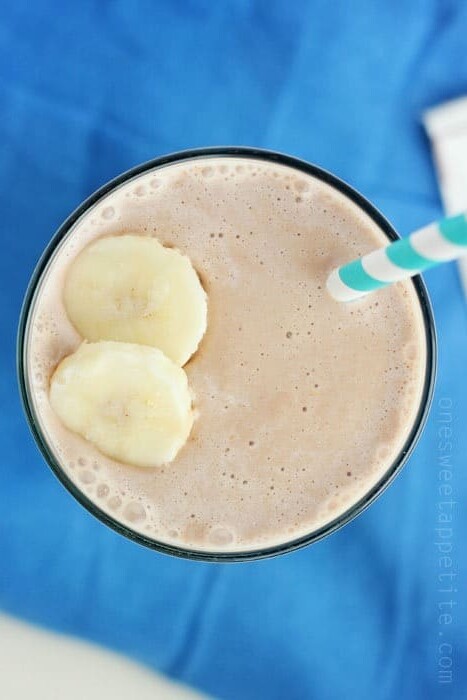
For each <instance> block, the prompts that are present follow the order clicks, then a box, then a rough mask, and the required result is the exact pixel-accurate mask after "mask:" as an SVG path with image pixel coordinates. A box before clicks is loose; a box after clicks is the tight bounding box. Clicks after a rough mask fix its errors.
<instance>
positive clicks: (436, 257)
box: [327, 213, 467, 301]
mask: <svg viewBox="0 0 467 700" xmlns="http://www.w3.org/2000/svg"><path fill="white" fill-rule="evenodd" d="M466 217H467V213H464V214H459V215H458V216H450V217H448V218H447V219H443V220H442V221H439V222H437V223H434V224H430V225H429V226H425V228H422V229H419V230H418V231H415V232H414V233H412V234H411V235H410V236H408V237H407V238H403V239H402V240H399V241H394V243H390V244H389V245H388V246H386V247H385V248H380V249H379V250H375V251H374V252H372V253H369V254H368V255H364V256H363V258H359V259H358V260H354V261H353V262H350V263H348V264H347V265H343V266H342V267H338V268H337V269H336V270H334V271H333V272H332V273H331V274H330V276H329V277H328V281H327V288H328V291H329V293H330V294H331V296H333V297H334V298H335V299H337V300H338V301H352V300H353V299H358V298H359V297H362V296H365V294H368V293H369V292H373V291H374V290H375V289H380V288H381V287H386V286H387V285H388V284H392V283H393V282H398V281H400V280H404V279H407V278H408V277H413V276H414V275H418V274H419V273H420V272H423V271H424V270H428V268H430V267H434V266H435V265H439V264H440V263H443V262H447V261H448V260H456V259H457V258H460V257H461V256H462V255H465V254H467V218H466Z"/></svg>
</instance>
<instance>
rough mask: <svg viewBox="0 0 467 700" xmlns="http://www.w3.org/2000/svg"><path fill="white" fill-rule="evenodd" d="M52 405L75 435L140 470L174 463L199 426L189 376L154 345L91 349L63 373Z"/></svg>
mask: <svg viewBox="0 0 467 700" xmlns="http://www.w3.org/2000/svg"><path fill="white" fill-rule="evenodd" d="M50 403H51V406H52V408H53V410H54V411H55V413H56V414H57V415H58V417H59V418H60V420H61V421H62V422H63V423H64V425H65V426H66V427H67V428H68V429H69V430H72V431H73V432H75V433H78V434H79V435H81V436H82V437H84V438H85V439H86V440H89V441H90V442H92V443H93V445H95V446H96V447H97V449H98V450H100V452H102V453H103V454H105V455H107V456H109V457H113V459H116V460H117V461H119V462H124V463H126V464H132V465H134V466H137V467H155V466H160V465H161V464H165V463H167V462H171V461H172V460H173V459H174V458H175V456H176V455H177V453H178V451H179V450H180V449H181V447H183V445H184V444H185V442H186V440H187V439H188V436H189V434H190V430H191V428H192V425H193V410H192V406H191V395H190V391H189V389H188V380H187V376H186V374H185V371H184V370H183V369H181V367H179V366H178V365H176V364H175V363H174V362H172V361H171V360H169V358H168V357H166V356H165V355H164V353H162V352H161V351H160V350H158V349H157V348H151V347H148V346H147V345H134V344H132V343H118V342H112V341H102V342H100V343H86V342H85V343H83V344H82V345H81V346H80V347H79V348H78V350H77V351H76V352H75V353H73V354H72V355H69V356H68V357H66V358H65V359H64V360H63V361H62V362H61V363H60V364H59V365H58V367H57V369H56V370H55V372H54V374H53V376H52V379H51V383H50Z"/></svg>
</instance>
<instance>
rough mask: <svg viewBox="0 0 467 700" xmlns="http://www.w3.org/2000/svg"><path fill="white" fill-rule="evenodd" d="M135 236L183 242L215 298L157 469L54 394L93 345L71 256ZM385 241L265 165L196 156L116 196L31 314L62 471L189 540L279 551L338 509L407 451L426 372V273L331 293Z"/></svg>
mask: <svg viewBox="0 0 467 700" xmlns="http://www.w3.org/2000/svg"><path fill="white" fill-rule="evenodd" d="M123 233H137V234H140V235H142V236H156V237H157V238H158V239H159V240H160V241H161V242H162V243H164V244H168V245H173V246H176V247H178V248H179V249H180V250H181V251H182V252H183V253H185V254H186V255H188V256H189V258H190V259H191V261H192V263H193V265H194V266H195V268H196V269H197V270H198V272H199V274H200V277H201V280H202V283H203V285H204V287H205V289H206V291H207V294H208V329H207V333H206V335H205V337H204V339H203V340H202V342H201V345H200V348H199V351H198V352H197V354H196V355H195V356H194V357H193V358H192V359H191V360H190V362H189V363H188V365H186V367H185V369H186V371H187V374H188V378H189V382H190V386H191V388H192V389H193V391H194V394H195V405H196V409H197V412H198V414H199V415H198V418H197V420H196V422H195V426H194V429H193V431H192V433H191V436H190V438H189V440H188V442H187V444H186V445H185V446H184V448H183V449H182V450H181V452H180V453H179V455H178V456H177V458H176V459H175V461H174V462H173V463H171V464H168V465H166V466H164V467H161V468H156V469H142V468H135V467H131V466H127V465H124V464H120V463H116V462H114V461H112V460H111V459H109V458H107V457H104V456H103V455H101V454H100V453H99V452H98V451H97V450H96V448H94V447H93V445H91V444H89V443H88V442H86V441H85V440H84V439H82V438H81V437H79V436H77V435H75V434H73V433H71V432H70V431H68V430H67V429H65V428H64V427H63V426H62V425H61V424H60V421H59V420H58V418H57V417H56V416H55V415H54V413H53V412H52V410H51V408H50V406H49V402H48V386H49V379H50V376H51V374H52V372H53V370H54V369H55V367H56V365H57V363H58V362H59V361H60V360H61V359H62V358H63V357H64V356H65V355H67V354H69V353H71V352H73V351H74V350H75V349H76V348H77V347H78V345H79V344H80V342H81V340H82V339H81V338H80V337H79V335H78V334H77V332H76V331H75V330H74V328H73V327H72V325H71V324H70V322H69V320H68V318H67V316H66V313H65V310H64V307H63V302H62V289H63V280H64V277H65V275H66V272H67V267H68V265H69V262H70V260H72V259H73V256H75V255H76V254H77V253H78V252H79V251H80V250H81V249H82V248H83V247H84V246H85V245H86V244H88V243H89V242H90V241H92V240H94V239H95V238H98V237H100V236H108V235H120V234H123ZM386 243H387V239H386V238H385V236H384V234H383V233H382V232H381V231H380V230H379V228H378V227H377V226H376V224H375V223H374V222H373V221H372V220H371V219H370V218H369V217H368V216H367V215H366V214H365V213H363V212H362V211H361V210H360V209H359V208H358V207H357V206H356V205H354V204H353V203H352V202H351V201H350V200H348V199H347V198H346V197H345V196H344V195H342V194H340V193H339V192H337V191H336V190H334V189H333V188H331V187H330V186H328V185H326V184H324V183H322V182H320V181H319V180H317V179H315V178H313V177H311V176H308V175H305V174H304V173H302V172H299V171H296V170H293V169H291V168H288V167H285V166H280V165H272V164H268V163H267V162H265V161H261V160H253V159H248V160H246V159H241V158H230V157H229V158H227V157H222V158H221V157H216V158H204V159H201V160H191V161H187V162H184V163H179V164H175V165H171V166H166V167H164V168H161V169H158V170H156V171H152V172H150V173H148V174H145V175H143V176H140V177H138V178H136V179H133V180H131V181H130V182H128V183H126V184H125V185H124V186H122V187H120V188H119V189H118V190H116V191H114V192H113V193H111V194H110V195H108V196H107V197H106V198H105V199H104V200H101V202H99V203H98V204H97V205H95V206H94V207H93V208H92V209H91V210H90V211H88V213H87V214H86V215H85V216H84V217H83V218H82V219H81V220H80V221H79V222H78V223H77V225H75V227H74V228H73V230H72V231H71V232H70V233H69V235H68V236H67V238H66V239H65V240H64V241H63V243H62V244H61V245H60V247H59V248H58V250H57V251H56V253H55V255H54V256H53V258H52V260H51V262H50V265H49V268H48V270H47V273H46V275H45V277H44V279H43V281H42V284H41V285H40V287H39V290H38V295H37V297H36V302H35V305H34V307H33V310H32V319H31V326H30V329H31V330H30V338H29V345H28V348H29V372H30V382H31V388H32V393H33V398H34V403H35V407H36V410H37V412H38V415H39V417H40V422H41V424H42V429H43V431H44V433H45V435H46V437H47V440H48V442H49V444H50V446H51V449H52V450H53V452H54V453H55V454H56V456H57V459H58V460H59V462H60V464H61V465H62V466H63V469H64V470H65V471H66V473H67V474H68V475H69V476H70V478H71V479H72V480H73V481H74V482H76V484H77V485H78V486H79V488H80V489H81V490H82V491H83V492H84V493H85V494H86V495H87V496H88V497H89V498H90V499H91V500H93V501H95V502H96V504H97V505H98V506H99V507H100V508H101V509H103V510H105V511H107V512H109V513H111V514H112V515H113V516H114V517H115V518H117V519H118V520H121V521H122V522H123V523H125V524H126V525H129V526H130V527H131V528H133V529H134V530H136V531H139V532H142V533H144V534H145V535H146V536H149V537H151V538H153V539H155V540H162V541H164V542H167V543H171V544H174V545H178V546H183V547H187V548H193V549H199V550H210V551H239V550H251V549H256V548H261V547H265V546H272V545H276V544H279V543H283V542H286V541H290V540H292V539H295V538H297V537H300V536H303V535H305V534H307V533H309V532H311V531H313V530H314V529H315V528H317V527H318V526H321V525H323V524H325V523H327V522H329V521H330V520H332V519H334V518H336V517H337V516H338V515H339V514H341V513H342V512H343V511H345V510H346V509H347V508H349V507H350V506H351V505H352V504H353V503H354V502H356V501H357V500H358V499H359V498H361V497H362V496H363V495H364V494H365V492H367V491H368V490H369V489H370V488H371V487H372V486H373V485H374V484H375V483H376V482H377V481H379V479H380V478H381V477H382V476H383V475H384V473H385V472H386V470H387V469H388V468H389V467H390V465H391V464H392V463H393V461H394V460H395V458H396V457H397V455H398V453H399V452H400V450H401V447H402V446H403V444H404V442H405V440H406V438H407V436H408V434H409V432H410V430H411V428H412V426H413V423H414V420H415V416H416V413H417V410H418V407H419V403H420V397H421V392H422V386H423V381H424V376H425V364H426V344H425V335H424V326H423V320H422V314H421V309H420V304H419V302H418V299H417V296H416V294H415V291H414V288H413V286H412V283H411V282H403V283H398V284H397V285H394V286H392V287H390V288H386V289H384V290H381V291H379V292H377V293H374V294H372V295H369V296H368V297H366V298H364V299H362V300H360V301H357V302H353V303H349V304H345V303H338V302H335V301H334V300H333V299H331V298H330V297H329V296H328V293H327V292H326V288H325V283H326V278H327V275H328V274H329V272H330V271H331V270H332V269H333V268H334V267H335V266H337V265H339V264H341V263H343V262H347V261H349V260H351V259H353V258H354V257H356V256H359V255H362V254H365V253H367V252H369V251H370V250H372V249H373V248H374V247H376V246H380V245H384V244H386Z"/></svg>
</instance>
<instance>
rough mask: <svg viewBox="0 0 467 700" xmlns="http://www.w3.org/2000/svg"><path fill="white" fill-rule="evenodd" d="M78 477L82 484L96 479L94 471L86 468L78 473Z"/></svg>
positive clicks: (90, 482)
mask: <svg viewBox="0 0 467 700" xmlns="http://www.w3.org/2000/svg"><path fill="white" fill-rule="evenodd" d="M78 479H79V480H80V481H81V483H82V484H92V483H93V482H94V481H95V480H96V475H95V474H94V472H90V471H88V470H86V471H83V472H80V473H79V476H78Z"/></svg>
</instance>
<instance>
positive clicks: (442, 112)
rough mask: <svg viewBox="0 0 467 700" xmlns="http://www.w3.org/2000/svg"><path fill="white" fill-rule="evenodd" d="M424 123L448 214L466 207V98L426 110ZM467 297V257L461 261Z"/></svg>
mask: <svg viewBox="0 0 467 700" xmlns="http://www.w3.org/2000/svg"><path fill="white" fill-rule="evenodd" d="M422 118H423V124H424V126H425V129H426V130H427V132H428V135H429V137H430V140H431V144H432V148H433V155H434V159H435V165H436V172H437V175H438V182H439V187H440V190H441V197H442V200H443V204H444V209H445V211H446V214H459V213H461V212H462V211H465V210H466V209H467V97H460V98H458V99H456V100H452V101H450V102H445V103H444V104H441V105H438V106H437V107H433V108H432V109H429V110H428V111H426V112H425V113H424V114H423V116H422ZM458 267H459V274H460V277H461V280H462V286H463V289H464V294H465V297H466V299H467V256H466V257H463V258H461V259H460V260H459V262H458Z"/></svg>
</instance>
